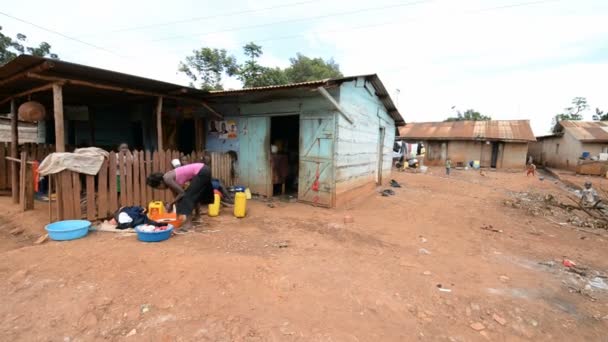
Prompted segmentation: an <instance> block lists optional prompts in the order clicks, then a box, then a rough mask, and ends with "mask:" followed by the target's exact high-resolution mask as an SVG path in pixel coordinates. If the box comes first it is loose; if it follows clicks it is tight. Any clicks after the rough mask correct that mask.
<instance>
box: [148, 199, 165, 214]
mask: <svg viewBox="0 0 608 342" xmlns="http://www.w3.org/2000/svg"><path fill="white" fill-rule="evenodd" d="M164 213H165V204H164V203H163V202H162V201H152V202H150V203H148V215H149V216H160V215H163V214H164Z"/></svg>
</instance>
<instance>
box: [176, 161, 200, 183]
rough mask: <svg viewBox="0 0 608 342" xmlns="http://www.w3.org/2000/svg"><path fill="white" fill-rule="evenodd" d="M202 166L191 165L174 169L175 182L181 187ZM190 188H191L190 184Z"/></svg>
mask: <svg viewBox="0 0 608 342" xmlns="http://www.w3.org/2000/svg"><path fill="white" fill-rule="evenodd" d="M204 166H205V164H203V163H193V164H188V165H184V166H180V167H178V168H176V169H175V182H176V183H177V184H179V185H180V186H183V185H184V184H186V183H187V182H190V181H191V180H192V179H193V178H194V177H195V176H196V175H197V174H198V173H199V171H200V170H201V169H202V168H203V167H204ZM190 186H192V184H191V185H190Z"/></svg>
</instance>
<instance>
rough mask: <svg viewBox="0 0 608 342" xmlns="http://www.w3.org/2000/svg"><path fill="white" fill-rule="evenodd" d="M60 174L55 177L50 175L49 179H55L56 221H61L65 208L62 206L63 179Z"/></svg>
mask: <svg viewBox="0 0 608 342" xmlns="http://www.w3.org/2000/svg"><path fill="white" fill-rule="evenodd" d="M62 174H63V172H62V173H58V174H55V175H51V177H55V181H54V182H53V183H55V203H56V206H55V209H56V210H57V220H58V221H61V220H63V219H64V218H65V206H64V201H63V199H64V195H63V177H62V176H61V175H62Z"/></svg>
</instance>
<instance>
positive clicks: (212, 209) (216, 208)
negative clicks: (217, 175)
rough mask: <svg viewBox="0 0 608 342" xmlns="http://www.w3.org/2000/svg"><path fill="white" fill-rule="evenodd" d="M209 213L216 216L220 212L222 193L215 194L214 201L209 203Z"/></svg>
mask: <svg viewBox="0 0 608 342" xmlns="http://www.w3.org/2000/svg"><path fill="white" fill-rule="evenodd" d="M207 214H208V215H209V216H211V217H215V216H218V215H219V214H220V195H218V194H214V195H213V203H212V204H209V212H208V213H207Z"/></svg>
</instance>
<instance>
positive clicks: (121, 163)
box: [118, 153, 128, 207]
mask: <svg viewBox="0 0 608 342" xmlns="http://www.w3.org/2000/svg"><path fill="white" fill-rule="evenodd" d="M125 159H126V158H125V154H124V153H118V169H119V173H120V186H119V187H118V188H119V189H120V207H125V206H127V205H128V204H127V175H126V172H127V168H126V163H125V161H126V160H125Z"/></svg>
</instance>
